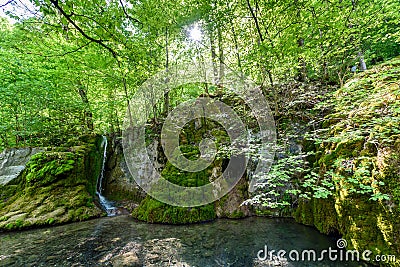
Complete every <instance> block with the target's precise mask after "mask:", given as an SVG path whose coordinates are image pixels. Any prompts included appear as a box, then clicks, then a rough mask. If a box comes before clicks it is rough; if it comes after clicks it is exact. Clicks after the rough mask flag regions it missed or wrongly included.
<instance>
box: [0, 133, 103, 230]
mask: <svg viewBox="0 0 400 267" xmlns="http://www.w3.org/2000/svg"><path fill="white" fill-rule="evenodd" d="M86 142H88V143H86ZM86 142H80V143H79V144H78V143H75V145H77V146H72V147H65V148H62V147H59V148H56V149H49V150H48V151H45V152H41V153H38V154H36V155H34V156H32V158H31V159H30V160H29V162H28V163H27V165H26V168H25V170H24V171H23V173H22V174H21V175H20V176H19V177H18V178H17V179H16V180H15V181H12V184H9V185H6V186H2V187H1V188H0V196H1V202H0V230H14V229H22V228H28V227H33V226H41V225H51V224H60V223H66V222H72V221H81V220H85V219H89V218H93V217H98V216H100V215H101V214H103V212H102V211H101V210H100V209H99V208H98V207H96V205H95V204H94V195H95V185H96V180H97V176H98V173H99V170H100V165H99V164H100V156H99V155H100V153H99V152H98V151H97V145H96V144H95V143H96V138H95V137H92V138H90V140H86Z"/></svg>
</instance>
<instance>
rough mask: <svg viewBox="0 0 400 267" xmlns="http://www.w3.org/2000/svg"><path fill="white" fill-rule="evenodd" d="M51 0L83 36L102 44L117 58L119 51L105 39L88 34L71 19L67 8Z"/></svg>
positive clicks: (55, 0) (56, 0)
mask: <svg viewBox="0 0 400 267" xmlns="http://www.w3.org/2000/svg"><path fill="white" fill-rule="evenodd" d="M50 2H51V3H52V4H53V5H54V7H55V8H56V9H57V10H58V11H59V12H60V13H61V15H63V16H64V17H65V18H66V19H67V21H68V22H69V23H71V24H72V25H73V26H74V27H75V29H76V30H77V31H78V32H79V33H80V34H81V35H82V36H83V37H85V38H86V39H88V40H89V41H91V42H94V43H96V44H98V45H100V46H102V47H103V48H105V49H107V50H108V51H109V52H110V53H111V54H112V56H113V57H114V58H115V59H117V56H118V54H117V52H116V51H114V50H113V49H112V48H111V47H109V46H108V45H106V44H105V43H104V42H103V40H101V39H95V38H93V37H91V36H89V35H88V34H86V33H85V32H84V31H83V30H82V28H80V27H79V26H78V25H77V24H76V23H75V21H73V20H72V19H71V14H70V15H68V14H67V13H66V12H65V10H64V9H62V7H61V6H60V5H59V4H58V0H50Z"/></svg>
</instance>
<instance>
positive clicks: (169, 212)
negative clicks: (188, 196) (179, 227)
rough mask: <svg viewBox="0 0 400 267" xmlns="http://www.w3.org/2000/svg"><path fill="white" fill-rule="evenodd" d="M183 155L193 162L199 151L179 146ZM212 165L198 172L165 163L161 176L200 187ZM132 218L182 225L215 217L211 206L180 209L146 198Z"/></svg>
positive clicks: (182, 183)
mask: <svg viewBox="0 0 400 267" xmlns="http://www.w3.org/2000/svg"><path fill="white" fill-rule="evenodd" d="M180 149H181V151H182V153H183V155H184V156H185V157H186V158H188V159H191V160H193V159H194V158H196V156H197V154H198V153H199V150H198V148H197V147H195V146H191V145H183V146H180ZM213 166H214V165H211V166H209V167H208V168H206V169H205V170H202V171H199V172H185V171H181V170H179V169H178V168H176V167H175V166H174V165H172V164H171V163H170V162H167V164H166V166H165V168H164V169H163V171H162V173H161V175H162V176H163V177H164V178H165V179H166V180H168V181H170V182H172V183H174V184H177V185H181V186H187V187H193V186H202V185H205V184H207V183H209V177H210V173H211V171H212V168H213ZM132 215H133V217H134V218H136V219H138V220H143V221H147V222H152V223H171V224H184V223H195V222H202V221H209V220H213V219H215V217H216V214H215V209H214V205H213V204H208V205H205V206H201V207H195V208H182V207H176V206H171V205H168V204H164V203H161V202H159V201H158V200H155V199H153V198H151V197H150V196H146V198H145V199H144V200H143V201H142V202H141V203H140V205H139V206H138V207H137V208H136V209H135V210H134V211H133V213H132Z"/></svg>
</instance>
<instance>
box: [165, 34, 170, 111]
mask: <svg viewBox="0 0 400 267" xmlns="http://www.w3.org/2000/svg"><path fill="white" fill-rule="evenodd" d="M165 72H166V73H167V75H168V72H169V51H168V28H167V27H165ZM167 79H168V78H167ZM168 82H169V80H167V81H166V83H168ZM168 112H169V92H168V90H167V92H165V93H164V113H165V114H166V115H168Z"/></svg>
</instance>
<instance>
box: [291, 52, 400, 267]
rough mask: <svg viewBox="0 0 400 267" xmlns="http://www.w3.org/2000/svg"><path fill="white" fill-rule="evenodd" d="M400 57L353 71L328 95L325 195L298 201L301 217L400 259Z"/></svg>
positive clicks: (322, 161)
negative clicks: (327, 190)
mask: <svg viewBox="0 0 400 267" xmlns="http://www.w3.org/2000/svg"><path fill="white" fill-rule="evenodd" d="M399 80H400V58H397V59H394V60H391V61H389V62H387V63H385V64H382V65H380V66H377V67H375V68H373V69H371V70H369V71H366V72H364V73H362V74H359V75H357V76H355V77H354V78H353V79H352V80H350V81H349V82H348V83H347V84H346V85H345V86H344V87H343V88H341V89H339V90H338V91H336V92H335V93H334V94H332V95H331V98H330V100H329V101H327V102H325V103H324V105H325V106H326V107H330V108H331V109H332V111H333V112H332V113H331V114H330V115H328V116H327V117H326V118H325V122H324V124H323V127H324V129H325V131H326V134H325V135H324V136H323V140H322V141H321V142H320V145H319V148H318V151H317V156H316V162H315V167H318V168H319V170H320V173H319V174H320V177H321V179H322V180H321V181H323V180H325V181H326V179H329V183H332V184H333V185H334V193H333V194H332V195H331V196H330V197H329V198H328V199H323V200H321V199H311V200H302V201H300V203H299V205H298V208H297V210H296V212H295V218H296V220H297V221H299V222H301V223H304V224H307V225H314V226H315V227H317V228H318V229H319V230H320V231H321V232H323V233H327V234H329V233H338V234H340V235H342V236H343V238H345V239H346V240H347V242H348V247H347V248H349V249H357V250H358V251H364V250H370V251H372V253H373V254H372V256H371V258H372V259H374V258H375V256H376V255H395V256H396V259H397V261H386V262H375V263H377V264H380V265H382V266H399V264H400V84H399Z"/></svg>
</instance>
